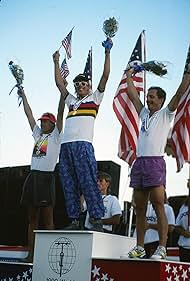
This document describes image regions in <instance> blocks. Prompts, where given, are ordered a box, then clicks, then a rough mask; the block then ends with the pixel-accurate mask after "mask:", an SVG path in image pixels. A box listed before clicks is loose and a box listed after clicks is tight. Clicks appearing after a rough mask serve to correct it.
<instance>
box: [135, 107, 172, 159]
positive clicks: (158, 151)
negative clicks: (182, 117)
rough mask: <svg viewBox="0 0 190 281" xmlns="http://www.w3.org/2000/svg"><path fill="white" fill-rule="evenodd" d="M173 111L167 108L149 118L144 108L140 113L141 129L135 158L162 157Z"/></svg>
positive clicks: (147, 111)
mask: <svg viewBox="0 0 190 281" xmlns="http://www.w3.org/2000/svg"><path fill="white" fill-rule="evenodd" d="M174 116H175V111H169V109H168V107H165V108H163V109H161V110H158V111H156V112H155V113H154V114H153V115H152V116H151V117H149V110H148V109H147V108H145V107H143V109H142V110H141V112H140V119H141V129H140V132H139V138H138V145H137V157H140V156H163V155H164V150H165V146H166V142H167V137H168V134H169V131H170V127H171V123H172V120H173V119H174Z"/></svg>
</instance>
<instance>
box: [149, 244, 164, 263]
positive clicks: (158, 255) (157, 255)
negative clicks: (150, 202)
mask: <svg viewBox="0 0 190 281" xmlns="http://www.w3.org/2000/svg"><path fill="white" fill-rule="evenodd" d="M150 258H151V259H153V260H165V258H166V248H165V247H164V246H158V248H157V249H156V251H155V252H154V254H153V255H152V256H151V257H150Z"/></svg>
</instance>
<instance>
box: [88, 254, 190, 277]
mask: <svg viewBox="0 0 190 281" xmlns="http://www.w3.org/2000/svg"><path fill="white" fill-rule="evenodd" d="M189 269H190V263H182V262H181V263H180V262H173V261H169V260H165V261H151V260H149V259H143V260H132V259H130V260H129V259H128V260H113V259H112V260H109V259H104V260H103V259H93V260H92V271H91V281H97V280H109V281H117V280H118V281H176V280H178V281H182V280H183V281H184V280H186V281H187V280H190V270H189Z"/></svg>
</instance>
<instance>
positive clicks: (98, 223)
mask: <svg viewBox="0 0 190 281" xmlns="http://www.w3.org/2000/svg"><path fill="white" fill-rule="evenodd" d="M89 221H90V223H91V224H92V228H91V229H90V230H92V231H98V232H104V230H103V223H102V220H101V219H94V218H90V219H89Z"/></svg>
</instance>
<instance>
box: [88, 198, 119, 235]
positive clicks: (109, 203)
mask: <svg viewBox="0 0 190 281" xmlns="http://www.w3.org/2000/svg"><path fill="white" fill-rule="evenodd" d="M102 199H103V204H104V217H102V219H107V218H111V217H113V216H115V215H121V214H122V212H121V207H120V204H119V201H118V199H117V197H116V196H113V195H110V194H109V195H102ZM84 208H85V204H84ZM85 227H86V228H88V229H91V228H92V224H91V223H90V222H89V213H88V212H87V214H86V220H85ZM103 228H104V229H106V230H108V231H112V225H108V224H104V225H103Z"/></svg>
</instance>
